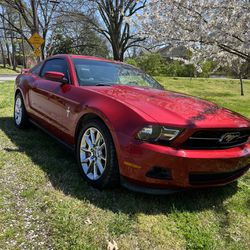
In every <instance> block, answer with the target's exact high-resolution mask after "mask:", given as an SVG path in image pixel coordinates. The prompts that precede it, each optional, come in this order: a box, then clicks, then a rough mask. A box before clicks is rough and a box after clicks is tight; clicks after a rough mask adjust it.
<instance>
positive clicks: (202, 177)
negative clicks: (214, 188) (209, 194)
mask: <svg viewBox="0 0 250 250" xmlns="http://www.w3.org/2000/svg"><path fill="white" fill-rule="evenodd" d="M249 167H250V165H247V166H246V167H244V168H241V169H238V170H236V171H233V172H225V173H192V174H190V175H189V183H190V184H191V185H209V184H216V183H220V182H226V181H230V180H232V179H234V178H237V177H239V176H241V175H242V174H244V173H245V172H246V171H247V170H248V169H249Z"/></svg>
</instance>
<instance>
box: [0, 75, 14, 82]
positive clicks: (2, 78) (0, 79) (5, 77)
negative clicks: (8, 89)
mask: <svg viewBox="0 0 250 250" xmlns="http://www.w3.org/2000/svg"><path fill="white" fill-rule="evenodd" d="M16 77H17V74H15V75H10V74H9V75H0V82H4V81H14V80H15V79H16Z"/></svg>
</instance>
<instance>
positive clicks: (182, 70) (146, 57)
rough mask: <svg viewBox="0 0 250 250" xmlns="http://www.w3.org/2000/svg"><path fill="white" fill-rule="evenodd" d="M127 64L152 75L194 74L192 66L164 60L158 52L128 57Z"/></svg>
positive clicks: (186, 75) (188, 75) (187, 75)
mask: <svg viewBox="0 0 250 250" xmlns="http://www.w3.org/2000/svg"><path fill="white" fill-rule="evenodd" d="M126 62H127V63H128V64H131V65H133V66H136V67H138V68H140V69H142V70H143V71H145V72H147V73H148V74H150V75H153V76H159V75H162V76H174V77H175V76H176V77H178V76H184V77H191V76H194V71H195V69H194V66H193V65H185V64H183V63H182V62H180V61H176V60H170V59H168V60H166V59H163V58H162V57H161V55H160V54H159V53H151V54H149V53H148V54H143V55H142V56H139V57H136V58H129V59H128V60H127V61H126Z"/></svg>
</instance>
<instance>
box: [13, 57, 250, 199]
mask: <svg viewBox="0 0 250 250" xmlns="http://www.w3.org/2000/svg"><path fill="white" fill-rule="evenodd" d="M14 122H15V125H16V126H17V127H18V128H24V127H25V126H27V125H28V124H30V123H33V124H35V125H37V126H38V127H40V128H41V129H43V130H44V131H45V132H47V133H49V134H50V135H52V136H53V137H54V138H56V139H58V140H59V141H60V142H62V143H63V144H65V145H67V146H68V147H70V148H71V149H72V150H74V152H75V154H76V158H77V163H78V166H79V169H80V172H81V174H82V177H83V178H84V179H85V180H86V181H87V182H88V183H90V184H91V185H93V186H94V187H97V188H99V189H103V188H107V187H114V186H115V185H117V184H119V183H121V184H122V185H123V186H124V187H126V188H128V189H131V190H135V191H140V192H146V193H155V194H163V193H168V192H172V191H177V190H182V189H191V188H202V187H209V186H221V185H225V184H227V183H230V182H232V181H234V180H236V179H237V178H238V177H240V176H241V175H243V174H244V173H246V171H247V170H248V169H249V167H250V164H249V163H250V160H249V159H250V140H249V136H250V121H249V120H248V119H247V118H245V117H243V116H241V115H239V114H237V113H235V112H232V111H230V110H228V109H225V108H222V107H220V106H218V105H216V104H214V103H211V102H208V101H206V100H201V99H199V98H196V97H193V96H189V95H184V94H181V93H176V92H170V91H166V90H164V88H163V87H162V86H161V85H160V84H159V83H158V82H157V81H155V80H154V79H153V78H151V77H150V76H149V75H147V74H146V73H144V72H142V71H141V70H139V69H137V68H135V67H133V66H130V65H127V64H125V63H122V62H116V61H111V60H106V59H100V58H95V57H89V56H77V55H55V56H52V57H50V58H48V59H46V60H45V61H43V62H41V63H39V64H38V65H36V66H35V67H33V68H32V69H26V70H24V71H23V72H22V74H20V75H19V76H18V77H17V79H16V84H15V104H14Z"/></svg>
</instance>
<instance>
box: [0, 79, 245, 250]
mask: <svg viewBox="0 0 250 250" xmlns="http://www.w3.org/2000/svg"><path fill="white" fill-rule="evenodd" d="M159 80H160V81H161V82H162V83H163V84H164V85H165V86H166V88H168V89H172V90H178V91H180V92H185V93H189V94H193V95H197V96H200V97H204V98H207V99H209V100H212V101H216V102H218V103H220V104H221V105H224V106H226V107H228V108H231V109H233V110H235V111H238V112H240V113H242V114H244V115H246V116H248V117H250V84H249V82H247V83H246V84H245V92H246V95H245V96H244V97H241V96H239V84H238V82H237V81H230V80H210V79H208V80H207V79H206V80H204V79H193V80H192V81H190V80H189V79H180V78H179V79H177V80H176V79H173V78H162V77H161V78H159ZM0 85H1V91H0V249H52V248H53V249H107V246H108V241H110V242H112V241H113V240H114V241H115V242H116V243H117V245H118V247H119V249H143V250H144V249H232V250H233V249H235V250H236V249H237V250H238V249H250V241H249V235H250V211H249V209H250V174H249V173H248V174H247V175H245V176H244V177H242V178H241V179H240V180H239V181H238V182H237V183H233V184H230V185H228V186H226V187H222V188H213V189H208V190H196V191H191V192H185V193H184V192H183V193H177V194H173V195H169V196H163V197H158V196H149V195H143V194H137V193H132V192H129V191H127V190H124V189H122V188H117V189H115V190H107V191H99V190H96V189H94V188H92V187H90V186H88V185H87V184H86V183H85V182H83V181H82V179H81V177H80V175H79V173H78V170H77V166H76V163H75V160H74V157H73V156H72V155H71V154H70V153H69V152H67V151H66V150H65V149H64V148H63V147H61V146H60V145H58V144H57V143H56V142H55V141H54V140H53V139H51V138H50V137H48V136H47V135H45V134H44V133H42V132H41V131H40V130H39V129H36V128H29V129H27V130H17V129H16V128H15V127H14V125H13V122H12V113H13V108H12V107H13V82H8V83H7V82H6V83H1V84H0Z"/></svg>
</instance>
